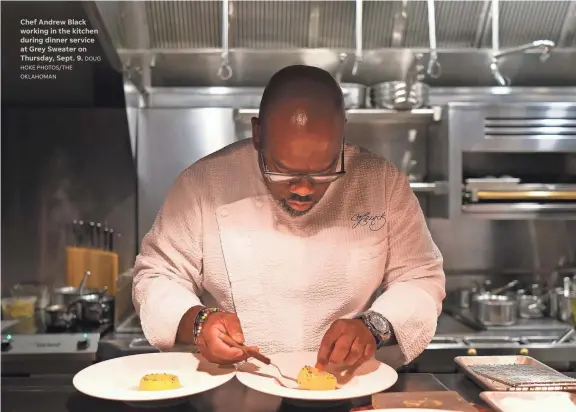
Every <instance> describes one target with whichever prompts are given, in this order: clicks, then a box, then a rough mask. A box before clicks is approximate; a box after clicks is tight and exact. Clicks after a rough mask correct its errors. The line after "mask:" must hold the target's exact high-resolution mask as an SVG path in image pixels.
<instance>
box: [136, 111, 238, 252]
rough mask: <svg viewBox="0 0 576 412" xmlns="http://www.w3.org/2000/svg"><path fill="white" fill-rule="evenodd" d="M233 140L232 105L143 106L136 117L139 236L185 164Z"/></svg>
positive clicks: (140, 237)
mask: <svg viewBox="0 0 576 412" xmlns="http://www.w3.org/2000/svg"><path fill="white" fill-rule="evenodd" d="M234 141H236V134H235V131H234V122H233V111H232V109H174V108H171V109H142V110H141V111H140V115H139V121H138V140H137V168H138V238H139V239H140V241H141V240H142V237H143V236H144V235H145V234H146V233H147V232H148V231H149V230H150V227H151V226H152V223H153V222H154V219H155V217H156V214H157V213H158V210H159V209H160V207H161V206H162V203H163V201H164V198H165V196H166V194H167V193H168V190H169V189H170V186H171V185H172V183H173V182H174V180H175V179H176V177H177V176H178V174H180V172H182V171H183V170H184V169H186V167H188V166H190V165H191V164H192V163H194V162H196V161H197V160H199V159H201V158H202V157H204V156H207V155H209V154H210V153H213V152H215V151H217V150H219V149H221V148H223V147H224V146H227V145H229V144H230V143H233V142H234Z"/></svg>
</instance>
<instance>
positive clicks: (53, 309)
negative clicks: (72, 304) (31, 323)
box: [44, 305, 76, 329]
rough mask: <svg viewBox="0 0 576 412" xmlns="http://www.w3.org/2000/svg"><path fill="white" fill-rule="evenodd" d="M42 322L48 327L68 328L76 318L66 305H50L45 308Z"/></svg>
mask: <svg viewBox="0 0 576 412" xmlns="http://www.w3.org/2000/svg"><path fill="white" fill-rule="evenodd" d="M44 313H45V319H44V322H45V324H46V327H47V328H50V329H68V328H70V327H71V326H72V324H73V323H74V321H75V320H76V316H75V314H74V313H73V312H72V311H71V310H70V308H69V307H68V306H64V305H50V306H48V307H47V308H46V309H45V310H44Z"/></svg>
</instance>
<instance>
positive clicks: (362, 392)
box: [236, 352, 398, 401]
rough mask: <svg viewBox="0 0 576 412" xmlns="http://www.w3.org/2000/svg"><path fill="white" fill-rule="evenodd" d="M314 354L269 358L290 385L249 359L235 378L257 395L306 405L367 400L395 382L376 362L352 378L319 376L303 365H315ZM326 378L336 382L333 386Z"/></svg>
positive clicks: (395, 377) (390, 372)
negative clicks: (302, 401)
mask: <svg viewBox="0 0 576 412" xmlns="http://www.w3.org/2000/svg"><path fill="white" fill-rule="evenodd" d="M316 357H317V353H316V352H299V353H283V354H275V355H271V356H270V359H271V361H272V363H273V364H275V365H277V366H278V368H280V370H281V371H282V373H283V374H284V375H286V376H288V377H293V378H294V380H295V381H296V382H293V385H285V383H286V382H285V381H286V379H283V378H282V377H281V376H280V375H279V373H278V370H277V369H276V368H275V367H274V366H272V365H265V364H263V363H262V362H259V361H257V360H255V359H249V360H248V361H247V362H245V363H244V364H242V365H240V366H239V367H238V371H237V373H236V376H237V378H238V380H239V381H240V382H241V383H242V384H244V385H245V386H247V387H249V388H251V389H254V390H256V391H259V392H263V393H267V394H269V395H274V396H278V397H281V398H286V399H296V400H306V401H336V400H346V399H353V398H361V397H365V396H370V395H372V394H374V393H378V392H381V391H383V390H386V389H388V388H389V387H391V386H392V385H394V383H396V381H397V380H398V374H397V373H396V371H395V370H394V369H393V368H391V367H390V366H388V365H385V364H383V363H381V362H378V361H377V360H374V359H373V360H371V361H369V362H367V363H365V364H364V365H363V366H362V367H360V368H359V369H358V370H357V371H355V372H354V373H353V374H348V373H347V372H346V371H336V370H328V372H329V374H323V373H319V372H318V371H317V370H315V368H312V367H310V366H308V367H306V365H314V364H315V363H316ZM330 374H331V375H332V376H333V377H334V379H335V380H336V385H334V382H333V380H332V378H331V377H330ZM287 386H289V387H287Z"/></svg>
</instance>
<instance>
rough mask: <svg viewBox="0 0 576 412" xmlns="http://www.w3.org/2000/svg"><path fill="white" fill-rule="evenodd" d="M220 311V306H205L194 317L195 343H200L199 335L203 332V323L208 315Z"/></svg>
mask: <svg viewBox="0 0 576 412" xmlns="http://www.w3.org/2000/svg"><path fill="white" fill-rule="evenodd" d="M216 312H218V308H204V309H202V310H201V311H200V312H198V314H197V315H196V318H194V344H195V345H198V337H199V336H200V332H202V325H203V324H204V322H206V319H207V318H208V316H209V315H210V314H212V313H216Z"/></svg>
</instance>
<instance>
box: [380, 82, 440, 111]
mask: <svg viewBox="0 0 576 412" xmlns="http://www.w3.org/2000/svg"><path fill="white" fill-rule="evenodd" d="M429 89H430V88H429V86H428V85H427V84H425V83H422V82H415V83H412V84H411V85H409V84H408V83H406V82H403V81H393V82H384V83H378V84H376V85H374V86H372V88H371V91H370V94H371V99H372V105H373V106H374V107H379V108H382V109H391V110H412V109H418V108H420V107H422V106H425V105H426V104H427V103H428V95H429Z"/></svg>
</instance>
